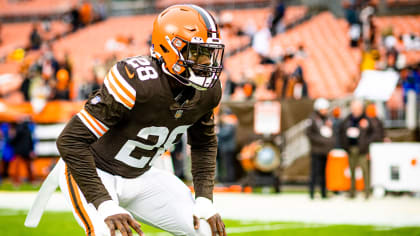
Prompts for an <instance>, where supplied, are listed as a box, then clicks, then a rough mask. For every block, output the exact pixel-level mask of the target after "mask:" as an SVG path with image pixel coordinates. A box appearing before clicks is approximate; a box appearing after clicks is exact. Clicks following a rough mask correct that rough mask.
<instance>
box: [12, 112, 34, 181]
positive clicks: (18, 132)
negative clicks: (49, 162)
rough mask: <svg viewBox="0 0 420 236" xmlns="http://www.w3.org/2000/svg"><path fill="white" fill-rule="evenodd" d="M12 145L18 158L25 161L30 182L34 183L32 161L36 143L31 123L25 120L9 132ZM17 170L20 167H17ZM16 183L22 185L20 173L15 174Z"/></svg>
mask: <svg viewBox="0 0 420 236" xmlns="http://www.w3.org/2000/svg"><path fill="white" fill-rule="evenodd" d="M9 135H10V145H11V146H12V147H13V150H14V153H15V156H16V157H19V158H21V159H22V160H23V162H24V164H25V166H26V170H27V171H28V180H29V181H30V182H31V183H32V182H33V181H34V176H33V172H32V160H33V159H34V158H35V153H34V142H33V138H32V132H31V129H30V122H29V120H28V119H26V118H24V119H23V120H22V121H19V122H18V123H16V124H14V125H13V126H12V127H11V129H10V130H9ZM16 168H17V169H18V168H19V166H18V165H17V167H16ZM14 179H15V183H20V179H19V171H16V173H15V178H14Z"/></svg>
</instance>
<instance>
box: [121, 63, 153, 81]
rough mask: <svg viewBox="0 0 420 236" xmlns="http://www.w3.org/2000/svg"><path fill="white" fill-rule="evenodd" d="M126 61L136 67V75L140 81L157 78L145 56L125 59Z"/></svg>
mask: <svg viewBox="0 0 420 236" xmlns="http://www.w3.org/2000/svg"><path fill="white" fill-rule="evenodd" d="M127 63H128V64H130V65H131V66H132V67H133V68H134V69H136V71H137V75H138V77H139V79H140V80H141V81H144V80H148V79H157V78H158V76H159V75H158V73H157V72H156V70H155V69H154V68H153V67H152V66H151V65H150V61H148V60H147V59H146V58H142V57H139V58H130V59H128V60H127Z"/></svg>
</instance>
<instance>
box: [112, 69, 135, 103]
mask: <svg viewBox="0 0 420 236" xmlns="http://www.w3.org/2000/svg"><path fill="white" fill-rule="evenodd" d="M111 75H112V77H113V78H114V79H115V82H116V83H117V84H118V86H119V87H120V88H121V90H122V91H124V93H125V94H126V95H127V96H128V97H129V98H131V99H132V100H133V101H135V100H136V90H134V89H133V88H132V87H131V85H129V84H128V83H127V81H125V80H124V78H123V77H122V76H121V74H120V73H119V72H118V70H117V69H116V68H115V66H114V67H113V68H112V69H111Z"/></svg>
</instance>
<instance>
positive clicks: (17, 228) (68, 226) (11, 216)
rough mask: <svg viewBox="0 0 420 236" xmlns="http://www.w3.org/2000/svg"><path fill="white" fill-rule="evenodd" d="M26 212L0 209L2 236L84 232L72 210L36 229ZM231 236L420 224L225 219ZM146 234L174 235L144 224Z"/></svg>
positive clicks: (417, 230)
mask: <svg viewBox="0 0 420 236" xmlns="http://www.w3.org/2000/svg"><path fill="white" fill-rule="evenodd" d="M25 217H26V211H16V210H9V209H0V235H2V236H26V235H28V236H29V235H31V236H57V235H76V236H77V235H80V236H82V235H84V232H83V230H82V229H81V228H80V227H79V226H78V225H77V223H76V221H75V219H74V218H73V215H72V214H71V213H70V212H46V213H44V216H43V217H42V219H41V223H40V224H39V226H38V227H37V228H35V229H31V228H25V227H24V226H23V222H24V220H25ZM225 223H226V227H227V229H228V235H251V236H254V235H255V236H256V235H264V236H265V235H266V236H274V235H282V236H284V235H286V236H287V235H298V236H299V235H311V236H316V235H349V236H354V235H378V236H379V235H381V236H382V235H395V236H397V235H398V236H399V235H404V236H405V235H420V227H403V228H394V227H378V226H356V225H322V224H305V223H294V222H270V223H267V222H258V221H236V220H225ZM142 229H143V231H144V232H145V234H146V236H163V235H170V234H167V233H164V232H163V231H161V230H159V229H156V228H153V227H151V226H148V225H145V224H142Z"/></svg>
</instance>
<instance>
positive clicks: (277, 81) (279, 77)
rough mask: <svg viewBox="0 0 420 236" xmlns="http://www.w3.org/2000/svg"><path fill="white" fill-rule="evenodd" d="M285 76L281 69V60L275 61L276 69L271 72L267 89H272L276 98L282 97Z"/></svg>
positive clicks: (284, 87)
mask: <svg viewBox="0 0 420 236" xmlns="http://www.w3.org/2000/svg"><path fill="white" fill-rule="evenodd" d="M286 80H287V76H286V73H285V72H284V69H283V62H277V65H276V69H275V70H274V71H273V73H271V75H270V79H269V81H268V84H267V89H268V90H271V91H273V92H274V93H275V94H276V97H277V98H283V97H284V94H285V89H286V86H285V84H286Z"/></svg>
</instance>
